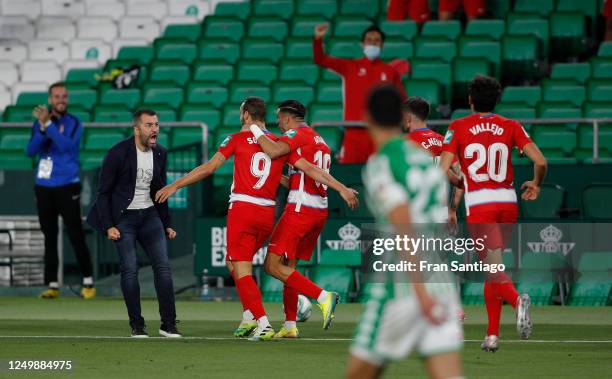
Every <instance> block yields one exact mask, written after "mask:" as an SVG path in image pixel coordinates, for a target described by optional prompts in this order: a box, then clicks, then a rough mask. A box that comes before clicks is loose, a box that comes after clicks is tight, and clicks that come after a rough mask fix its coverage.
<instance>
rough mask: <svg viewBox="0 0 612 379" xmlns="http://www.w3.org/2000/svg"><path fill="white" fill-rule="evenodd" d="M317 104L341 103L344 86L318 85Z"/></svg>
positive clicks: (324, 83)
mask: <svg viewBox="0 0 612 379" xmlns="http://www.w3.org/2000/svg"><path fill="white" fill-rule="evenodd" d="M316 91H317V103H341V102H342V86H341V85H338V84H337V83H335V82H319V83H317V90H316Z"/></svg>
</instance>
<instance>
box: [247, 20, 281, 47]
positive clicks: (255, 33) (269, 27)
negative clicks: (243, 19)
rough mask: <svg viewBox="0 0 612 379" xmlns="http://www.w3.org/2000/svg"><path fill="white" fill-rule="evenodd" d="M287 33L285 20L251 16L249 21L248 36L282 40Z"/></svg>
mask: <svg viewBox="0 0 612 379" xmlns="http://www.w3.org/2000/svg"><path fill="white" fill-rule="evenodd" d="M288 34H289V27H288V25H287V22H285V21H284V20H283V19H281V18H276V17H257V18H251V20H250V22H249V33H248V35H249V37H256V38H265V39H267V40H273V41H276V42H282V41H283V40H284V39H285V37H287V35H288Z"/></svg>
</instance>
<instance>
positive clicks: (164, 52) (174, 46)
mask: <svg viewBox="0 0 612 379" xmlns="http://www.w3.org/2000/svg"><path fill="white" fill-rule="evenodd" d="M154 47H155V57H156V59H159V60H177V61H181V62H183V63H185V64H191V63H192V62H193V61H194V59H196V57H197V55H198V49H197V46H196V44H195V43H193V42H190V41H188V40H186V39H182V38H181V39H179V38H157V39H156V40H155V43H154Z"/></svg>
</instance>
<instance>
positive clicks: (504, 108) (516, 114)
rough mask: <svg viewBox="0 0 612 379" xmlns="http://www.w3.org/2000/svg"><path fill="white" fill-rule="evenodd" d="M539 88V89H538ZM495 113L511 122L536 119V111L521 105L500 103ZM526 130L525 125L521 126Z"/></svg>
mask: <svg viewBox="0 0 612 379" xmlns="http://www.w3.org/2000/svg"><path fill="white" fill-rule="evenodd" d="M538 88H539V87H538ZM495 113H498V114H500V115H502V116H504V117H507V118H511V119H513V120H525V119H534V118H536V110H535V108H532V107H530V106H528V105H525V104H523V103H501V104H499V105H498V106H497V107H495ZM523 126H525V127H526V128H527V125H523Z"/></svg>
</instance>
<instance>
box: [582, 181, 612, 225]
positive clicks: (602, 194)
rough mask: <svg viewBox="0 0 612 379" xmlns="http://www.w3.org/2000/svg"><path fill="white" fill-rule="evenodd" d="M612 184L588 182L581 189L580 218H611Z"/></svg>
mask: <svg viewBox="0 0 612 379" xmlns="http://www.w3.org/2000/svg"><path fill="white" fill-rule="evenodd" d="M610 196H612V185H610V184H590V185H588V186H586V187H585V188H584V189H583V190H582V218H584V219H587V220H610V219H612V202H611V201H610V199H611V197H610Z"/></svg>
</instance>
